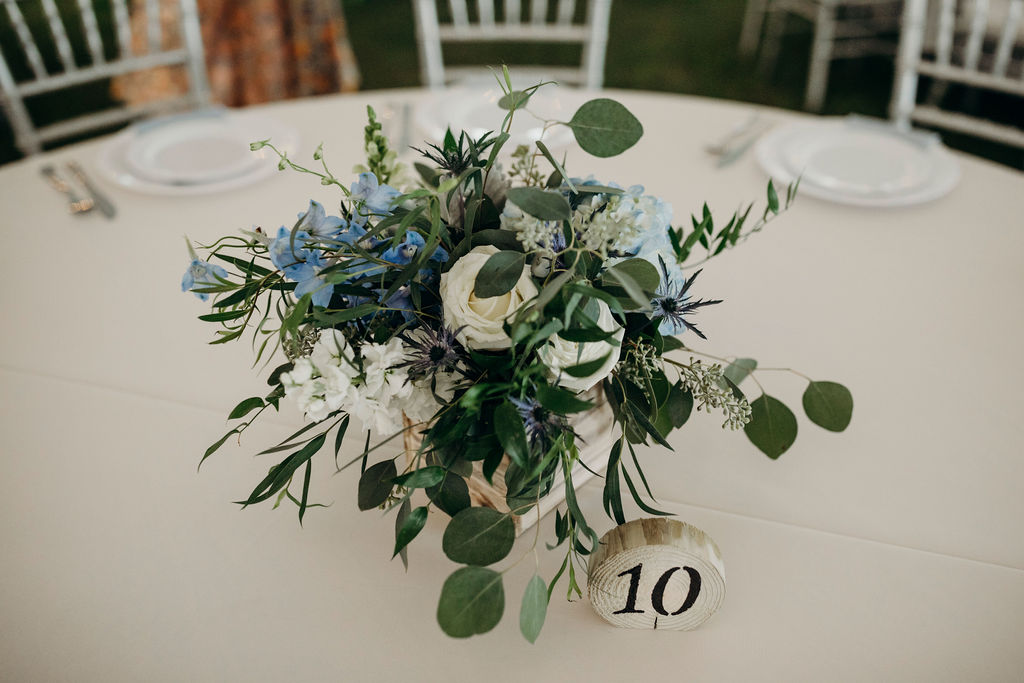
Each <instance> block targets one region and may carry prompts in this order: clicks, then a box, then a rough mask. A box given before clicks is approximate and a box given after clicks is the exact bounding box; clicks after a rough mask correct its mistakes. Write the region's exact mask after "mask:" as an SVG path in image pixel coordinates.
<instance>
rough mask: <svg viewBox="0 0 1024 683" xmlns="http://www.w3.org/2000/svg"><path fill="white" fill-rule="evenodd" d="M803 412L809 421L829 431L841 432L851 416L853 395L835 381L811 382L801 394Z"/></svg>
mask: <svg viewBox="0 0 1024 683" xmlns="http://www.w3.org/2000/svg"><path fill="white" fill-rule="evenodd" d="M803 403H804V412H805V413H807V417H808V418H810V420H811V422H813V423H814V424H816V425H818V426H819V427H823V428H825V429H827V430H829V431H830V432H841V431H843V430H844V429H846V427H847V426H848V425H849V424H850V419H851V418H852V417H853V395H852V394H851V393H850V390H849V389H847V388H846V387H844V386H843V385H842V384H838V383H836V382H811V383H810V384H808V385H807V389H806V390H805V391H804V396H803Z"/></svg>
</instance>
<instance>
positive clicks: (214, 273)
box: [181, 258, 228, 301]
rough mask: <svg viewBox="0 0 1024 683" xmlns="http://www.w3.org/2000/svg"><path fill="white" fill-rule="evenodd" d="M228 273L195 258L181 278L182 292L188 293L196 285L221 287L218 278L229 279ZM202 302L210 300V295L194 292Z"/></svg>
mask: <svg viewBox="0 0 1024 683" xmlns="http://www.w3.org/2000/svg"><path fill="white" fill-rule="evenodd" d="M227 277H228V271H226V270H224V269H223V268H221V267H220V266H217V265H214V264H212V263H209V262H207V261H203V260H201V259H199V258H193V259H192V263H190V264H189V266H188V270H186V271H185V274H184V275H183V276H182V277H181V291H183V292H188V291H191V290H192V289H194V288H195V287H196V285H219V284H220V282H219V281H218V280H217V278H223V279H227ZM192 293H193V294H195V295H196V296H197V297H199V299H200V300H201V301H206V300H207V299H209V298H210V295H209V294H206V293H205V292H192Z"/></svg>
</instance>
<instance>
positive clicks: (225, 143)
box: [96, 110, 299, 196]
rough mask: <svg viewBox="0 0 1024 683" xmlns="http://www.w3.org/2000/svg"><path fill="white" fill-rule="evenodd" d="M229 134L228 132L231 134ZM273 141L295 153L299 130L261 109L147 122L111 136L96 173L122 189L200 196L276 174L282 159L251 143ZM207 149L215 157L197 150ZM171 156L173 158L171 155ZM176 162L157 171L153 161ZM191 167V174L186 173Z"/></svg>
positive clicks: (104, 148) (99, 158)
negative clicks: (199, 148)
mask: <svg viewBox="0 0 1024 683" xmlns="http://www.w3.org/2000/svg"><path fill="white" fill-rule="evenodd" d="M228 131H230V132H228ZM267 138H270V139H271V141H272V142H273V143H274V146H276V147H277V148H278V149H281V150H282V151H288V152H292V153H294V152H295V149H296V148H297V146H298V143H299V135H298V132H297V131H296V130H295V129H294V128H293V127H291V126H288V125H286V124H283V123H281V122H280V121H277V120H275V119H272V118H270V117H268V116H265V115H264V114H262V113H260V112H258V111H244V110H243V111H233V110H225V111H223V112H222V113H218V114H213V115H209V116H207V115H205V114H198V115H197V114H195V113H193V114H183V115H179V116H172V117H166V118H164V119H154V120H153V121H148V122H144V123H142V124H140V125H139V127H138V128H136V127H134V126H133V127H130V128H127V129H125V130H123V131H121V132H120V133H118V134H116V135H114V136H113V137H111V138H110V139H109V140H108V141H107V142H106V143H105V144H104V145H103V146H102V147H101V148H100V152H99V155H98V157H97V160H96V161H97V170H98V171H99V173H100V174H101V175H103V176H105V177H106V178H107V179H108V180H110V181H111V182H113V183H115V184H117V185H120V186H121V187H125V188H128V189H130V190H136V191H138V192H144V193H147V194H159V195H178V196H181V195H196V194H212V193H217V192H225V191H227V190H232V189H235V188H238V187H244V186H246V185H249V184H252V183H254V182H257V181H259V180H262V179H263V178H266V177H267V176H270V175H272V174H273V173H274V172H276V171H277V162H278V157H277V155H276V154H275V153H274V152H273V150H270V149H268V148H263V149H261V150H257V151H255V152H253V151H250V150H249V143H250V142H253V141H256V140H266V139H267ZM196 145H205V146H207V147H208V148H209V149H210V150H211V152H212V153H211V154H204V153H201V152H198V151H196ZM167 155H169V156H167ZM160 158H173V160H174V162H175V163H174V164H173V165H162V166H160V169H161V170H160V171H157V172H156V173H154V172H153V168H154V167H153V166H152V165H151V164H150V162H152V161H154V160H158V159H160ZM190 168H191V169H193V173H189V172H188V169H190Z"/></svg>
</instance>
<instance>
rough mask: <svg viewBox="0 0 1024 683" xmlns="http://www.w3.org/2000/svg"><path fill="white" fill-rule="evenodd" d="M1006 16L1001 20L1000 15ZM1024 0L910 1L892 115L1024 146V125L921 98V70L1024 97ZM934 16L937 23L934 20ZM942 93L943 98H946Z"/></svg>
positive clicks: (900, 121)
mask: <svg viewBox="0 0 1024 683" xmlns="http://www.w3.org/2000/svg"><path fill="white" fill-rule="evenodd" d="M994 15H995V16H998V17H1000V18H1001V22H1000V24H999V25H997V26H995V27H994V26H993V25H994V21H993V16H994ZM1022 21H1024V0H1001V1H1000V0H971V1H970V2H963V1H961V2H957V0H938V2H935V3H933V5H932V7H931V11H929V7H928V2H927V0H907V1H906V4H905V6H904V12H903V28H902V34H901V36H900V48H899V56H898V60H897V64H896V78H895V82H894V86H893V96H892V102H891V105H890V115H891V117H892V119H893V120H894V121H895V122H896V124H897V125H898V126H901V127H904V128H909V127H910V125H911V124H912V123H914V122H917V123H922V124H925V125H929V126H935V127H938V128H944V129H947V130H953V131H957V132H960V133H966V134H968V135H974V136H977V137H983V138H987V139H990V140H995V141H997V142H1002V143H1005V144H1010V145H1015V146H1019V147H1024V130H1021V129H1020V128H1018V127H1016V126H1013V125H1008V124H1002V123H995V122H993V121H989V120H983V119H979V118H976V117H974V116H970V115H967V114H963V113H958V112H952V111H946V110H944V109H942V108H941V102H940V103H935V102H929V103H924V104H919V103H918V101H917V100H918V85H919V81H920V76H926V77H929V78H931V79H933V80H934V81H935V82H938V83H943V84H945V83H952V84H962V85H965V86H969V87H971V88H976V89H979V90H988V91H993V92H998V93H1005V94H1008V95H1011V96H1017V97H1024V38H1022V36H1024V31H1022V29H1024V23H1022ZM929 22H931V25H929ZM939 99H942V98H941V97H940V98H939Z"/></svg>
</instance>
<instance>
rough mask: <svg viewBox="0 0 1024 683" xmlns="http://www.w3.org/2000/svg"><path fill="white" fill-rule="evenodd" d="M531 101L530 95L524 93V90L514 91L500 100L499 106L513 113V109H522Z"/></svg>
mask: <svg viewBox="0 0 1024 683" xmlns="http://www.w3.org/2000/svg"><path fill="white" fill-rule="evenodd" d="M529 101H530V93H527V92H523V91H522V90H513V91H512V92H510V93H506V94H505V95H504V97H502V98H501V99H500V100H498V106H499V107H501V108H502V109H504V110H506V111H511V110H513V109H522V108H523V107H525V106H526V103H527V102H529Z"/></svg>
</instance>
